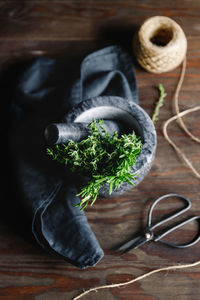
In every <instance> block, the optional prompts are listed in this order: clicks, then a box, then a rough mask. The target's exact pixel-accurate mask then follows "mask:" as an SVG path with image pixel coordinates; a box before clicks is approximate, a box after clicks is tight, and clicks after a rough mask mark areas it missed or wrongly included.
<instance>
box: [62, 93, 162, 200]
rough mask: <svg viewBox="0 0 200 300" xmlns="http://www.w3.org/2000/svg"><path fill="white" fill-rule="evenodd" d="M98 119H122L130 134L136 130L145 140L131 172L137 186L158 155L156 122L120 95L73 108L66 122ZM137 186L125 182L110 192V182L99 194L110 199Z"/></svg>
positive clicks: (100, 98) (66, 116)
mask: <svg viewBox="0 0 200 300" xmlns="http://www.w3.org/2000/svg"><path fill="white" fill-rule="evenodd" d="M94 119H96V120H98V119H104V120H113V121H115V122H122V123H123V124H124V126H125V127H126V128H127V133H130V132H132V131H133V130H134V131H135V133H136V135H137V136H139V137H140V138H141V140H142V144H143V146H142V150H141V152H140V154H139V155H138V157H137V160H136V164H135V165H134V166H133V167H132V169H131V173H132V174H137V176H136V177H135V179H134V180H133V181H132V182H133V184H134V186H137V185H138V184H139V183H140V182H141V181H142V180H143V179H144V177H145V176H146V175H147V174H148V172H149V171H150V169H151V166H152V163H153V161H154V158H155V152H156V146H157V136H156V130H155V127H154V124H153V122H152V120H151V118H150V117H149V115H148V114H147V113H146V112H145V111H144V109H142V108H141V107H140V106H139V105H138V104H136V103H134V102H133V101H128V100H126V99H123V98H121V97H116V96H99V97H95V98H91V99H88V100H84V101H83V102H81V103H79V105H78V106H76V107H74V108H73V109H72V110H70V111H69V112H68V113H67V114H66V115H65V119H64V121H65V122H66V123H69V124H70V123H73V122H80V123H90V122H92V121H93V120H94ZM134 186H132V185H130V184H128V183H126V182H124V183H123V184H122V185H121V186H120V187H119V188H117V189H116V190H114V191H113V192H112V194H111V195H110V194H109V189H108V185H107V184H105V185H104V186H102V187H101V189H100V191H99V196H101V197H104V198H108V197H115V196H118V195H122V194H123V193H124V192H125V191H127V190H129V189H132V188H134Z"/></svg>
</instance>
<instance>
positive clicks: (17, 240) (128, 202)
mask: <svg viewBox="0 0 200 300" xmlns="http://www.w3.org/2000/svg"><path fill="white" fill-rule="evenodd" d="M154 15H165V16H168V17H171V18H173V19H174V20H175V21H177V22H178V23H179V24H180V25H181V27H182V28H183V30H184V32H185V34H186V36H187V40H188V52H187V69H186V75H185V79H184V84H183V87H182V89H181V93H180V110H181V111H182V110H184V109H187V108H190V107H193V106H195V105H199V104H200V1H199V0H181V1H179V0H177V1H174V0H165V1H156V0H149V1H146V0H140V1H137V0H124V1H118V0H116V1H100V0H96V1H90V0H84V1H64V0H63V1H50V0H49V1H38V0H36V1H4V0H2V1H1V2H0V78H1V83H0V84H1V103H2V104H5V103H6V104H5V105H3V106H2V107H3V108H4V109H2V110H1V117H2V122H1V124H2V126H1V138H2V142H3V141H4V138H5V137H6V126H7V125H4V124H7V123H6V122H7V116H8V114H7V112H8V109H9V101H10V97H11V95H12V84H13V83H14V82H15V78H16V77H17V72H18V70H19V69H20V66H21V65H23V64H24V63H25V62H27V61H29V60H31V59H33V58H34V57H37V56H40V55H45V56H50V57H56V58H65V59H69V60H72V59H76V61H81V60H82V58H83V57H84V56H85V55H87V54H89V53H90V52H91V51H94V50H96V49H100V48H102V47H104V46H107V45H112V44H118V45H122V46H123V47H126V48H127V49H130V47H131V40H132V37H133V34H134V32H135V31H136V30H137V28H138V27H139V26H140V25H141V23H142V21H143V20H145V19H146V18H148V17H150V16H154ZM133 59H134V63H135V69H136V76H137V81H138V89H139V98H140V105H141V107H143V108H144V109H145V110H146V111H147V113H148V114H149V115H150V116H151V115H152V113H153V109H154V106H155V103H156V100H157V99H158V90H157V86H158V84H159V83H160V82H161V83H162V84H163V85H164V87H165V89H166V92H167V98H166V101H165V105H164V106H163V108H162V109H161V112H160V118H159V121H158V122H157V124H156V130H157V136H158V147H157V153H156V158H155V161H154V163H153V166H152V169H151V171H150V172H149V174H148V176H146V178H145V179H144V180H143V181H142V183H140V184H139V185H138V186H137V187H135V188H133V189H132V190H130V191H128V192H126V193H125V194H124V195H123V196H120V197H116V198H112V199H104V200H102V199H98V200H97V203H96V204H95V205H94V206H93V207H90V208H88V209H86V214H87V217H88V220H89V223H90V225H91V227H92V229H93V231H94V233H95V235H96V236H97V239H98V240H99V243H100V244H101V246H102V248H103V249H104V251H105V256H104V258H103V259H102V260H101V261H100V262H99V263H98V264H97V266H96V267H93V268H88V269H86V270H80V269H78V268H76V267H73V266H72V265H70V264H68V263H66V262H64V261H63V260H61V259H58V258H55V257H54V256H51V255H50V254H47V253H45V252H44V251H43V250H42V249H41V248H40V247H39V246H38V245H37V244H36V242H35V241H34V239H33V237H32V236H30V234H29V231H28V230H27V228H26V225H25V224H26V216H25V214H23V213H22V214H19V212H18V211H17V204H16V203H15V195H12V197H11V196H10V195H11V192H12V187H10V186H9V184H8V182H9V179H10V176H11V175H10V174H9V175H6V170H4V171H3V179H2V182H1V183H2V186H1V202H0V299H2V300H15V299H16V300H18V299H19V300H33V299H34V300H46V299H47V300H54V299H58V300H64V299H67V300H68V299H72V298H73V297H74V296H76V295H77V294H78V293H80V292H81V291H82V290H85V289H88V288H90V287H94V286H98V285H102V284H110V283H117V282H123V281H126V280H130V279H133V278H135V277H137V276H138V275H141V274H143V273H145V272H148V271H150V270H153V269H156V268H160V267H165V266H169V265H174V264H181V263H188V262H193V261H195V260H198V259H199V258H200V243H199V244H197V245H195V246H193V247H192V248H189V249H182V250H178V249H172V248H169V247H167V246H164V245H161V244H158V243H152V242H150V243H147V244H145V245H143V246H142V247H140V248H139V249H136V250H134V251H131V252H130V253H128V254H125V255H123V256H118V255H117V254H116V252H115V248H116V247H117V246H118V245H119V244H120V243H122V242H125V241H127V240H128V239H129V238H130V237H132V236H134V235H137V234H138V233H139V232H140V231H141V229H142V228H143V227H144V226H145V222H146V217H147V211H148V208H149V206H150V204H151V203H152V202H153V200H155V199H156V198H157V197H159V196H161V195H163V194H166V193H180V194H182V195H184V196H186V197H188V198H190V199H191V201H192V208H191V210H190V212H188V214H187V215H193V214H194V215H199V214H200V190H199V183H200V181H199V179H197V178H195V177H194V175H193V174H192V173H191V171H190V170H189V169H188V168H187V167H186V166H185V165H184V163H183V162H182V161H181V160H180V159H179V158H178V157H177V155H176V153H175V152H174V150H173V149H172V148H171V147H170V146H169V144H168V143H167V142H166V141H165V139H164V137H163V134H162V125H163V122H164V121H165V120H166V119H168V118H169V117H170V116H172V115H173V112H172V96H173V93H174V91H175V87H176V85H177V82H178V78H179V74H180V67H179V68H177V69H175V70H173V71H171V72H168V73H163V74H160V75H155V74H150V73H147V72H145V71H144V70H142V68H140V66H139V65H138V64H137V63H136V61H135V58H134V57H133ZM184 120H185V122H186V124H187V125H188V128H189V129H190V130H191V132H192V133H193V134H194V135H196V136H198V137H200V114H199V112H195V113H193V114H191V115H188V116H187V117H185V118H184ZM169 134H170V136H171V137H172V139H173V141H175V142H176V144H177V145H178V146H179V147H180V148H181V149H182V150H183V151H184V152H185V153H186V155H187V156H188V158H189V159H190V160H191V161H192V163H193V164H194V165H195V166H196V168H197V169H198V170H199V171H200V159H199V158H200V155H199V150H200V146H199V145H198V144H196V143H195V142H193V141H190V140H189V138H188V137H187V136H186V135H185V134H184V133H183V132H182V130H181V129H180V128H179V127H178V125H177V124H176V123H173V124H172V125H170V127H169ZM2 149H3V153H4V155H2V156H1V159H2V161H4V165H5V160H6V148H5V145H4V143H3V145H2ZM11 165H12V162H9V161H8V162H6V169H7V170H8V171H9V170H10V167H11ZM180 205H181V204H180V202H179V201H175V199H172V200H171V201H169V202H168V203H162V204H160V205H159V207H158V208H157V210H156V214H155V216H154V217H155V219H159V218H160V216H162V215H163V214H167V213H169V212H171V211H173V209H176V208H177V207H179V206H180ZM11 207H13V209H10V208H11ZM197 229H198V228H197V226H196V224H190V225H188V226H185V227H184V228H183V229H180V230H179V231H177V232H175V233H173V234H172V235H170V237H169V240H171V241H172V240H175V241H177V242H180V243H181V242H186V241H187V240H188V239H191V238H193V237H194V236H195V233H194V231H195V230H197ZM199 282H200V267H195V268H192V269H183V270H179V271H170V272H162V273H159V274H155V275H153V276H151V277H148V278H146V279H144V280H142V281H139V282H137V283H134V284H131V285H129V286H126V287H123V288H113V289H107V290H106V289H105V290H101V291H99V292H97V293H94V292H93V293H91V294H89V295H87V296H85V297H84V298H83V299H84V300H87V299H90V300H92V299H95V300H98V299H104V300H172V299H176V300H197V299H199V297H200V284H199Z"/></svg>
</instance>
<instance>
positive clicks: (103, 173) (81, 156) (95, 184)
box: [47, 120, 142, 209]
mask: <svg viewBox="0 0 200 300" xmlns="http://www.w3.org/2000/svg"><path fill="white" fill-rule="evenodd" d="M89 127H90V131H91V135H89V136H88V137H87V138H86V139H83V140H81V141H80V142H74V141H73V140H70V141H69V143H68V144H67V145H64V144H62V145H56V146H55V148H54V149H52V148H51V149H50V148H48V149H47V153H48V154H49V155H50V156H52V158H53V159H54V160H56V161H59V162H60V163H64V164H67V165H68V166H69V168H70V170H71V171H72V172H77V173H78V174H80V173H81V174H83V175H87V176H88V175H90V180H89V182H88V183H87V184H86V185H85V186H83V188H82V189H81V192H80V193H79V194H78V195H77V196H80V197H81V201H80V203H78V204H77V205H76V206H79V207H81V209H84V208H85V207H86V206H87V205H88V203H89V202H90V205H93V204H94V202H95V201H96V199H97V196H98V192H99V189H100V187H101V186H103V185H104V184H108V185H109V194H111V193H112V191H113V190H115V189H117V188H118V187H119V186H120V185H121V184H122V183H123V182H128V183H129V184H131V185H133V182H132V180H134V178H135V176H136V174H131V167H132V166H133V165H134V164H135V162H136V158H137V156H138V154H139V153H140V151H141V148H142V143H141V141H140V139H139V138H138V137H137V136H136V135H135V133H134V132H132V133H130V134H124V135H121V136H120V137H119V136H118V133H117V132H114V134H113V135H110V134H108V133H107V131H106V130H105V129H104V127H103V120H98V121H96V120H94V121H93V122H91V123H90V125H89Z"/></svg>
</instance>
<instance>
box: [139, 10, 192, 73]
mask: <svg viewBox="0 0 200 300" xmlns="http://www.w3.org/2000/svg"><path fill="white" fill-rule="evenodd" d="M133 51H134V53H135V55H136V58H137V60H138V62H139V64H140V65H141V66H142V67H143V68H144V69H145V70H147V71H148V72H151V73H163V72H168V71H170V70H173V69H175V68H176V67H177V66H179V65H180V64H181V62H182V61H183V59H184V57H185V55H186V51H187V39H186V36H185V34H184V32H183V30H182V28H181V27H180V26H179V25H178V24H177V23H176V22H175V21H173V20H172V19H170V18H168V17H164V16H155V17H152V18H148V19H147V20H146V21H145V22H144V23H143V24H142V26H141V27H140V29H139V31H138V32H137V34H136V35H135V36H134V38H133Z"/></svg>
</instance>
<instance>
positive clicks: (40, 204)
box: [11, 46, 138, 268]
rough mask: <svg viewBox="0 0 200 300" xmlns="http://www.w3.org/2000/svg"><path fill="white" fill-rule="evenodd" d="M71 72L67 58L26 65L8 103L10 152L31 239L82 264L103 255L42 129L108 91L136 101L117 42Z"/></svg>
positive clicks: (129, 66)
mask: <svg viewBox="0 0 200 300" xmlns="http://www.w3.org/2000/svg"><path fill="white" fill-rule="evenodd" d="M73 71H74V68H73ZM72 73H73V72H72V69H71V68H70V66H69V64H68V63H66V62H65V61H59V60H55V59H51V58H47V57H39V58H37V59H35V60H34V61H33V62H31V63H30V64H29V65H28V66H27V67H26V69H25V70H24V72H23V74H22V76H21V77H20V78H19V81H18V84H17V86H16V91H15V93H14V95H15V96H14V98H13V101H12V126H11V133H12V135H11V136H12V137H11V153H12V156H13V161H14V168H15V174H14V175H15V181H16V190H17V192H18V194H19V195H20V199H21V201H22V203H21V205H22V206H23V207H24V208H25V210H26V213H27V215H28V216H29V218H30V219H31V220H32V232H33V235H34V236H35V239H36V240H37V242H38V243H39V244H40V245H41V246H42V247H43V248H44V249H45V250H46V251H48V252H50V253H53V254H55V255H56V256H59V257H62V258H63V259H65V260H66V261H68V262H69V263H71V264H73V265H75V266H77V267H80V268H86V267H88V266H94V265H96V264H97V262H98V261H99V260H100V259H101V258H102V257H103V255H104V253H103V250H102V249H101V246H100V245H99V243H98V241H97V239H96V237H95V235H94V233H93V232H92V230H91V228H90V226H89V224H88V221H87V218H86V216H85V213H84V212H83V211H80V209H79V208H78V207H74V205H75V204H77V203H79V199H78V198H77V197H76V194H77V192H78V190H77V187H76V181H77V178H76V176H75V175H73V174H71V173H70V171H69V170H67V167H66V166H62V165H61V164H59V163H56V162H55V161H52V160H51V159H50V158H49V157H48V156H47V154H46V147H47V145H46V144H45V139H44V135H43V133H44V129H45V127H46V126H47V125H48V124H50V123H52V122H60V121H62V120H63V119H64V115H65V114H66V113H67V112H68V111H69V110H70V109H71V108H72V107H74V106H75V105H77V104H78V103H80V102H81V101H83V100H85V99H89V98H92V97H96V96H107V95H112V96H120V97H122V98H124V99H126V100H129V101H134V102H136V103H138V96H137V84H136V77H135V72H134V68H133V63H132V60H131V57H130V56H129V54H128V53H126V52H125V51H123V50H122V49H121V48H120V47H118V46H109V47H107V48H104V49H101V50H99V51H96V52H94V53H92V54H90V55H88V56H87V57H86V58H85V59H84V60H83V61H82V63H81V65H80V67H79V75H78V73H77V75H76V76H77V77H76V78H75V77H74V75H72ZM74 73H76V72H74ZM72 81H73V82H72Z"/></svg>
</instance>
